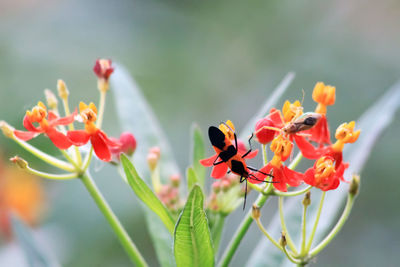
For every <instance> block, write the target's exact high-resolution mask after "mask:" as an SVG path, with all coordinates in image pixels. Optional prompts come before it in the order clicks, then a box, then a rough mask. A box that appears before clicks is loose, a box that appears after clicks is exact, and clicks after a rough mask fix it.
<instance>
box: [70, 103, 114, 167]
mask: <svg viewBox="0 0 400 267" xmlns="http://www.w3.org/2000/svg"><path fill="white" fill-rule="evenodd" d="M79 111H80V117H81V119H82V121H83V123H85V130H75V131H68V133H67V137H68V139H69V140H70V141H71V143H72V144H74V145H76V146H82V145H85V144H86V143H87V142H89V140H90V142H91V143H92V146H93V149H94V153H95V154H96V156H97V157H98V158H99V159H101V160H103V161H110V160H111V151H110V147H119V146H120V144H119V143H117V142H114V141H112V140H111V139H109V138H108V137H107V135H106V134H105V133H104V132H103V131H102V130H100V129H99V128H97V127H96V124H95V121H96V119H97V108H96V106H95V105H94V104H93V103H90V104H89V105H86V104H85V103H83V102H81V103H79Z"/></svg>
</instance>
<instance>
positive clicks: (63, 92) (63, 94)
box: [57, 80, 69, 100]
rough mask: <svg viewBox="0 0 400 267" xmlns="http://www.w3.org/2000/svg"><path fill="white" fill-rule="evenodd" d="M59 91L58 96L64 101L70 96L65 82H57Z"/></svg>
mask: <svg viewBox="0 0 400 267" xmlns="http://www.w3.org/2000/svg"><path fill="white" fill-rule="evenodd" d="M57 90H58V96H59V97H60V98H61V99H63V100H67V98H68V96H69V91H68V88H67V86H66V85H65V82H64V81H63V80H58V81H57Z"/></svg>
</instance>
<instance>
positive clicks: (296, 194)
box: [273, 185, 312, 197]
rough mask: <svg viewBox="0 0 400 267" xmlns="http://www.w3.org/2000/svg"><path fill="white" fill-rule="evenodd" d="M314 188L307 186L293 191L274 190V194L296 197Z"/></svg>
mask: <svg viewBox="0 0 400 267" xmlns="http://www.w3.org/2000/svg"><path fill="white" fill-rule="evenodd" d="M311 188H312V186H311V185H310V186H307V187H306V188H304V189H302V190H299V191H293V192H280V191H276V190H274V192H273V194H274V195H277V196H281V197H294V196H299V195H302V194H304V193H307V192H308V191H310V189H311Z"/></svg>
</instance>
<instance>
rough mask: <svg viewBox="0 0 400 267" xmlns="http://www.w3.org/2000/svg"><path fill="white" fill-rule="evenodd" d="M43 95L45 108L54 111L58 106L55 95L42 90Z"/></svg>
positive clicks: (47, 90)
mask: <svg viewBox="0 0 400 267" xmlns="http://www.w3.org/2000/svg"><path fill="white" fill-rule="evenodd" d="M44 95H45V97H46V101H47V106H49V107H50V108H51V109H54V110H56V109H57V106H58V100H57V97H56V95H55V94H54V93H53V92H52V91H50V90H49V89H46V90H44Z"/></svg>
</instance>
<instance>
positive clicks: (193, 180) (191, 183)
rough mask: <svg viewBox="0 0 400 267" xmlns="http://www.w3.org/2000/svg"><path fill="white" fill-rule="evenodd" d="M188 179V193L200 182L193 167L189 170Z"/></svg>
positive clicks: (187, 171)
mask: <svg viewBox="0 0 400 267" xmlns="http://www.w3.org/2000/svg"><path fill="white" fill-rule="evenodd" d="M186 177H187V181H188V191H190V190H192V187H193V186H194V185H195V184H196V183H197V182H198V180H197V175H196V173H195V171H194V169H193V168H192V167H189V168H187V170H186Z"/></svg>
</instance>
